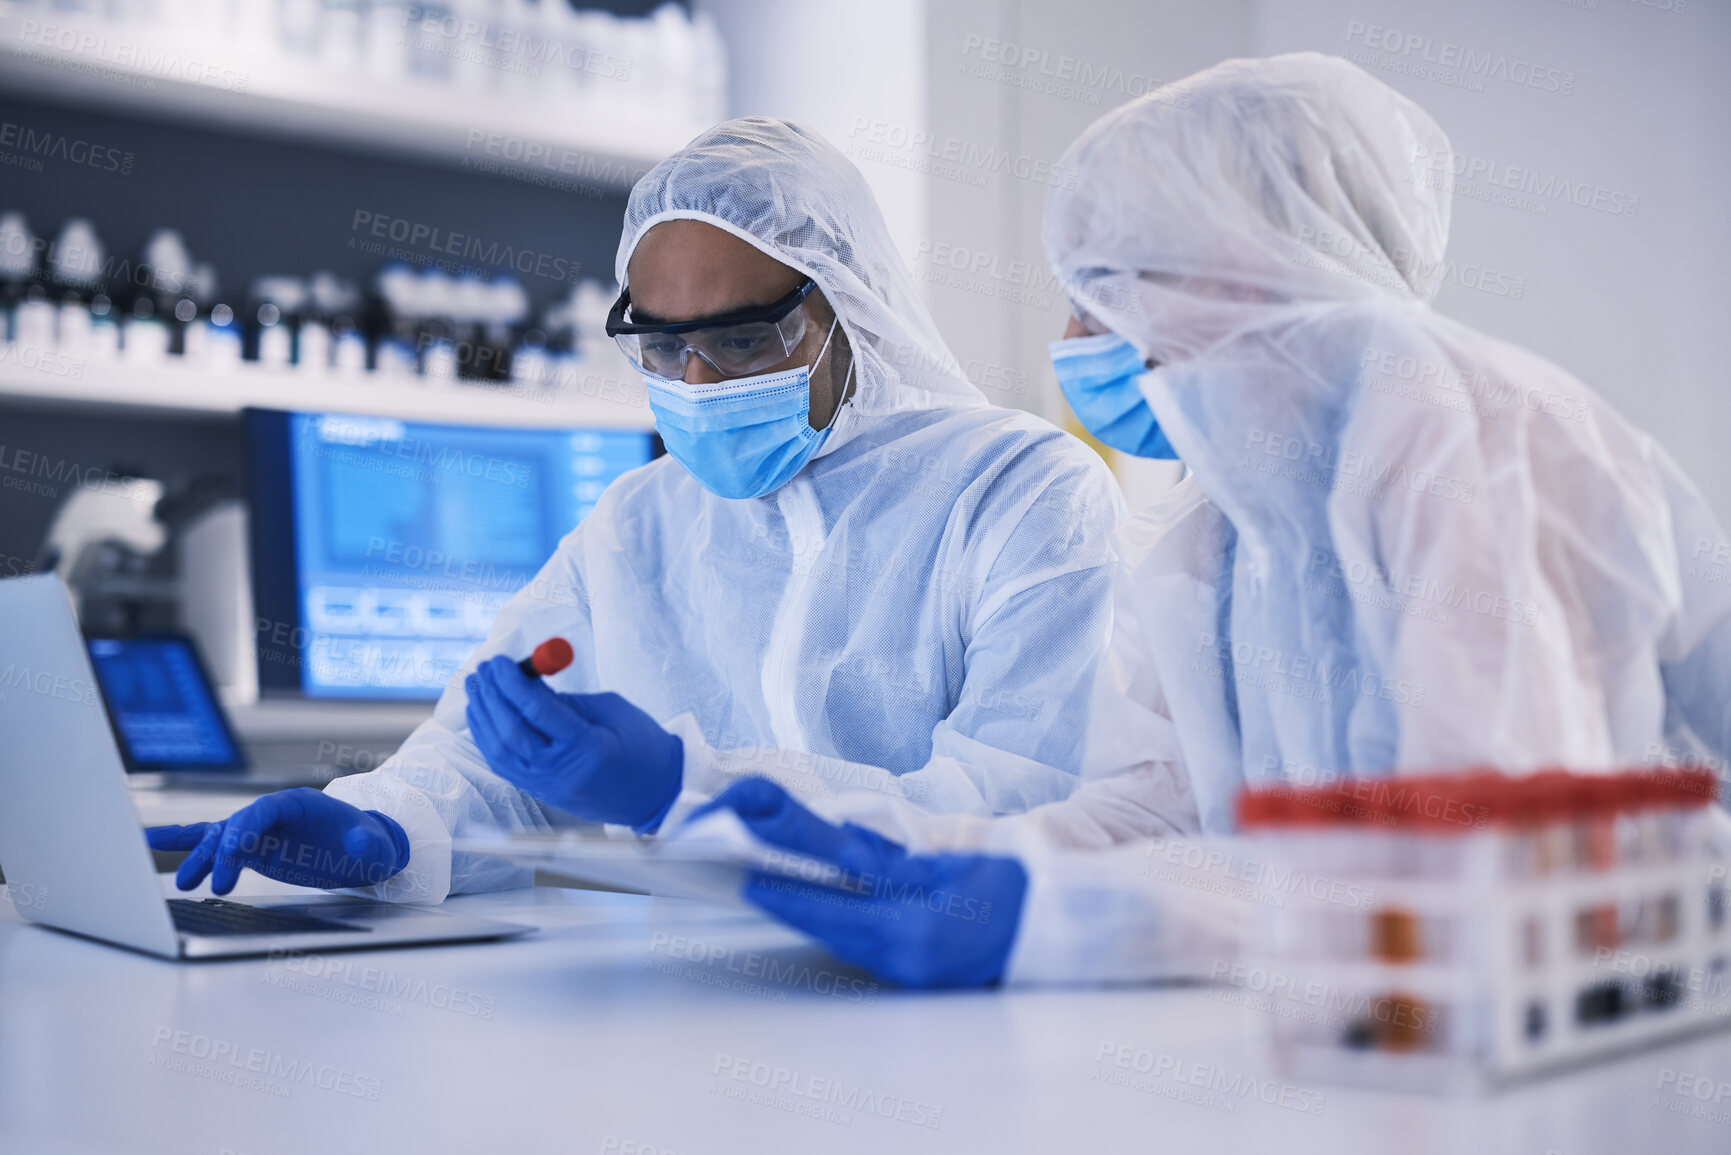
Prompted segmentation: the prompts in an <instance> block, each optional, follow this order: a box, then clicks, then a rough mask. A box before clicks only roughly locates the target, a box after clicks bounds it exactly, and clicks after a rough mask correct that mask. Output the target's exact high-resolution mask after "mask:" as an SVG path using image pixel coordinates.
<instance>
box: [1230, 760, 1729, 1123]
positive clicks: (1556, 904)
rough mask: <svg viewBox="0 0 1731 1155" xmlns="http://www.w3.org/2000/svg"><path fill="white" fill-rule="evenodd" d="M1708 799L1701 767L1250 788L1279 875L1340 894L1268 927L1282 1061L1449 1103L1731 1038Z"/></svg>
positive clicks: (1283, 908)
mask: <svg viewBox="0 0 1731 1155" xmlns="http://www.w3.org/2000/svg"><path fill="white" fill-rule="evenodd" d="M1715 793H1716V780H1715V779H1714V777H1713V776H1712V775H1711V774H1710V773H1707V772H1705V771H1698V770H1689V769H1684V770H1674V769H1640V770H1633V771H1627V772H1621V773H1606V774H1574V773H1568V772H1565V771H1544V772H1541V773H1537V774H1530V775H1522V776H1509V775H1504V774H1500V773H1497V772H1495V771H1490V770H1474V771H1469V772H1466V773H1457V774H1448V775H1424V776H1406V777H1390V778H1380V779H1370V778H1360V779H1342V780H1339V781H1336V782H1333V783H1330V784H1329V785H1327V786H1323V787H1318V788H1294V787H1290V786H1285V785H1276V786H1272V787H1262V788H1254V789H1249V790H1246V791H1245V792H1244V793H1243V794H1242V795H1241V796H1240V798H1239V808H1238V809H1239V814H1238V816H1239V825H1240V828H1241V829H1242V830H1243V831H1244V832H1245V833H1246V835H1248V836H1249V837H1250V838H1252V839H1254V840H1256V842H1257V843H1258V844H1260V845H1261V846H1262V848H1263V850H1264V852H1265V853H1266V854H1267V855H1268V856H1269V858H1270V859H1271V860H1272V861H1276V862H1281V863H1283V864H1284V865H1285V866H1286V867H1288V868H1290V869H1293V870H1302V871H1304V872H1306V873H1308V874H1310V875H1311V876H1321V877H1326V878H1327V879H1329V880H1330V882H1331V883H1332V882H1341V883H1345V884H1346V885H1344V886H1339V887H1312V888H1308V892H1307V893H1298V894H1294V895H1291V896H1290V897H1291V899H1292V901H1289V902H1286V903H1283V904H1282V905H1280V906H1277V907H1272V908H1267V909H1265V910H1264V911H1263V913H1262V915H1261V917H1260V919H1259V923H1260V927H1259V931H1258V933H1257V936H1256V942H1255V945H1254V946H1253V947H1252V950H1251V952H1250V954H1251V958H1252V959H1253V960H1254V965H1255V967H1257V968H1260V969H1261V972H1262V973H1263V974H1264V975H1265V976H1267V977H1265V978H1264V979H1263V980H1262V982H1263V983H1264V985H1265V986H1266V987H1267V988H1269V989H1270V990H1271V991H1272V992H1273V996H1271V998H1270V1003H1269V1007H1268V1008H1267V1009H1269V1010H1271V1011H1272V1012H1273V1013H1272V1014H1271V1016H1270V1020H1271V1022H1272V1038H1273V1048H1274V1057H1275V1063H1276V1065H1277V1066H1278V1067H1280V1068H1281V1069H1282V1070H1284V1071H1289V1072H1292V1073H1300V1072H1302V1073H1303V1075H1304V1076H1305V1077H1307V1078H1311V1079H1321V1080H1325V1081H1330V1082H1338V1083H1347V1084H1355V1085H1361V1086H1372V1087H1379V1088H1397V1089H1407V1090H1423V1091H1438V1092H1457V1091H1463V1090H1473V1089H1485V1088H1490V1087H1495V1086H1497V1085H1500V1084H1505V1083H1511V1082H1517V1081H1520V1080H1522V1079H1525V1078H1529V1077H1533V1076H1538V1075H1542V1074H1544V1073H1547V1072H1550V1071H1554V1070H1557V1069H1561V1068H1566V1067H1571V1066H1575V1065H1578V1064H1581V1063H1584V1062H1589V1061H1592V1060H1594V1059H1597V1058H1601V1057H1604V1056H1607V1055H1611V1054H1614V1053H1618V1052H1622V1051H1626V1050H1630V1049H1634V1048H1638V1047H1642V1046H1647V1045H1651V1044H1655V1043H1658V1042H1660V1041H1663V1040H1668V1039H1673V1038H1677V1037H1680V1036H1683V1035H1686V1034H1691V1033H1694V1032H1698V1031H1702V1030H1708V1029H1713V1028H1716V1027H1722V1026H1725V1025H1727V1024H1731V926H1728V923H1731V916H1728V912H1727V909H1726V908H1727V900H1726V889H1727V879H1726V867H1727V857H1726V856H1727V852H1728V850H1731V837H1727V832H1728V831H1731V815H1727V814H1726V813H1725V811H1723V810H1722V809H1720V808H1719V807H1718V806H1716V805H1714V804H1713V803H1714V798H1715ZM1329 894H1334V895H1339V894H1351V895H1353V896H1355V899H1354V902H1353V903H1352V904H1351V905H1342V904H1340V903H1335V902H1330V901H1328V900H1327V899H1326V898H1325V897H1318V896H1319V895H1329Z"/></svg>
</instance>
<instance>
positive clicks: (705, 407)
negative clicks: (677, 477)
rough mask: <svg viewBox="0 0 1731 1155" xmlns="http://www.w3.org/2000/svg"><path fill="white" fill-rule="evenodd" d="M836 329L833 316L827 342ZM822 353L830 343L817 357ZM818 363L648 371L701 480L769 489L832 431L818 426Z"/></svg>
mask: <svg viewBox="0 0 1731 1155" xmlns="http://www.w3.org/2000/svg"><path fill="white" fill-rule="evenodd" d="M834 336H835V323H833V322H832V323H831V325H830V327H829V335H828V336H826V337H825V338H824V342H823V345H824V350H827V349H828V348H829V342H830V338H832V337H834ZM821 360H823V350H819V351H818V355H817V359H816V360H814V361H813V362H812V365H815V364H817V362H818V361H821ZM811 368H812V366H811V365H801V366H799V367H797V368H794V369H783V370H781V371H780V372H776V373H759V374H757V375H756V376H752V377H734V378H731V379H729V380H726V381H717V382H715V383H714V384H709V385H688V384H686V383H685V382H684V381H669V380H667V379H666V378H664V377H657V376H655V375H654V374H652V373H645V374H644V375H643V382H644V384H645V385H646V386H648V389H649V408H650V410H651V411H653V412H654V414H655V428H656V431H657V432H659V433H660V434H661V440H662V442H663V443H664V444H665V445H666V446H667V452H668V453H670V454H672V456H673V458H674V460H676V461H678V462H679V464H681V465H683V466H685V468H686V471H687V472H689V473H690V474H691V476H692V477H695V478H696V479H697V482H698V484H699V485H701V486H703V488H705V489H707V490H709V492H711V493H713V494H715V495H716V496H717V497H731V498H745V497H762V496H763V495H764V494H766V493H771V492H773V491H774V490H777V489H779V488H781V487H782V486H783V485H786V484H787V482H788V481H789V480H790V479H791V478H792V477H793V475H794V474H796V473H798V472H799V471H800V467H802V466H803V465H804V464H805V463H806V462H807V461H809V460H811V455H812V454H814V453H816V452H817V451H818V449H819V447H820V446H822V445H823V443H824V440H825V439H826V438H827V437H828V436H829V428H828V427H826V428H823V429H813V428H812V427H811ZM836 409H837V411H838V412H839V411H840V409H841V406H840V405H839V404H838V405H837V406H836ZM833 425H834V421H833V419H832V421H831V426H833Z"/></svg>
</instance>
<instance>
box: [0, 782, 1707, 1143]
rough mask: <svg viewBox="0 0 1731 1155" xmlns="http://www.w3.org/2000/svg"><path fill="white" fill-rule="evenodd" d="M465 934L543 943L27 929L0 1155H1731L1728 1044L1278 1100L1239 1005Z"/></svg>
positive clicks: (621, 913) (610, 902) (17, 940)
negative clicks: (107, 941) (1424, 1088)
mask: <svg viewBox="0 0 1731 1155" xmlns="http://www.w3.org/2000/svg"><path fill="white" fill-rule="evenodd" d="M156 801H157V802H160V803H162V804H165V805H166V804H170V803H172V804H174V805H176V806H178V807H180V808H183V809H189V810H197V809H199V808H200V806H203V805H213V804H215V803H214V802H210V803H200V802H197V801H196V800H195V799H192V798H185V799H183V800H182V801H180V802H174V796H172V795H167V796H164V797H162V798H160V799H158V800H156ZM224 804H226V805H228V806H230V807H232V805H233V804H234V803H233V799H232V797H231V798H229V799H228V800H227V801H226V803H224ZM154 808H155V807H154V806H152V805H149V804H145V803H144V800H142V799H141V806H140V809H141V812H142V814H143V816H144V817H145V818H146V819H147V820H151V821H154V820H156V819H157V818H158V816H159V815H158V814H153V813H151V811H152V809H154ZM162 882H163V885H164V889H165V890H169V889H171V888H172V884H173V880H172V877H171V876H167V875H165V876H163V878H162ZM290 890H291V888H289V887H286V886H283V885H281V884H278V883H275V882H272V881H270V880H267V879H263V878H260V877H258V876H256V875H250V874H249V875H246V876H244V877H243V880H242V884H241V887H240V888H239V890H238V891H237V893H239V894H253V895H261V894H276V893H285V892H289V891H290ZM449 905H450V906H451V907H453V908H455V909H459V910H466V911H470V912H472V913H475V914H480V915H485V916H489V917H496V918H499V919H503V920H506V921H510V922H518V923H530V924H533V925H534V926H536V927H538V928H540V929H539V931H538V933H536V934H533V935H530V936H527V937H525V938H522V939H519V940H516V941H511V942H502V943H487V944H473V945H463V946H451V947H441V948H435V949H406V950H392V951H361V952H354V953H349V954H331V955H323V956H285V957H277V958H263V959H254V960H241V961H230V962H209V963H191V964H189V963H172V962H166V961H162V960H158V959H155V958H151V957H148V956H144V955H139V954H133V953H131V952H128V951H124V950H120V949H117V948H114V947H109V946H104V945H102V944H99V943H95V942H89V941H85V940H83V939H78V938H74V937H71V936H69V935H63V934H59V933H55V932H52V931H46V930H43V929H41V928H38V927H33V926H29V925H25V924H24V923H23V922H22V921H21V919H20V918H19V916H18V914H17V912H16V911H15V909H14V907H13V905H12V903H11V902H10V901H8V902H4V903H0V1152H7V1153H16V1155H38V1153H42V1155H50V1153H52V1155H62V1153H72V1152H105V1153H107V1152H124V1153H127V1155H133V1153H141V1152H173V1153H175V1155H182V1153H185V1152H207V1153H209V1155H221V1153H222V1152H225V1151H227V1152H234V1153H236V1155H307V1153H308V1152H314V1151H316V1152H320V1153H337V1152H348V1151H356V1152H367V1153H368V1155H373V1153H376V1152H379V1151H417V1152H419V1151H440V1152H444V1151H451V1152H488V1153H492V1152H561V1153H563V1152H600V1153H607V1152H619V1153H622V1155H626V1153H633V1152H638V1153H642V1155H649V1153H650V1152H656V1153H659V1155H703V1153H716V1152H749V1153H752V1155H765V1153H770V1152H782V1151H787V1152H802V1153H804V1152H817V1151H822V1152H880V1151H898V1152H928V1151H929V1152H936V1151H945V1152H950V1151H957V1152H1021V1151H1027V1152H1117V1151H1125V1152H1150V1151H1187V1152H1188V1151H1194V1152H1213V1151H1232V1152H1239V1151H1244V1152H1251V1151H1269V1152H1274V1151H1278V1152H1281V1153H1282V1155H1297V1153H1301V1152H1318V1153H1326V1155H1340V1153H1341V1152H1359V1151H1363V1152H1381V1151H1400V1152H1402V1153H1403V1155H1425V1153H1429V1152H1472V1153H1474V1155H1488V1153H1501V1152H1508V1153H1511V1155H1512V1153H1517V1152H1518V1153H1522V1155H1549V1153H1559V1155H1586V1153H1589V1152H1619V1153H1622V1152H1667V1153H1673V1155H1674V1153H1679V1152H1724V1151H1727V1150H1731V1036H1728V1035H1726V1034H1723V1033H1720V1034H1712V1035H1706V1036H1701V1037H1698V1038H1696V1039H1694V1040H1692V1041H1688V1042H1684V1043H1681V1044H1677V1045H1673V1046H1670V1047H1667V1048H1663V1049H1660V1050H1652V1051H1645V1052H1641V1053H1638V1054H1634V1055H1630V1056H1626V1057H1623V1058H1621V1059H1618V1060H1616V1061H1614V1062H1610V1063H1605V1064H1600V1065H1596V1066H1591V1067H1587V1068H1584V1069H1581V1070H1578V1071H1575V1072H1573V1073H1569V1074H1565V1075H1561V1076H1557V1077H1552V1078H1548V1079H1545V1080H1542V1081H1538V1082H1534V1083H1529V1084H1527V1085H1524V1086H1521V1087H1518V1088H1515V1089H1512V1090H1505V1091H1502V1092H1500V1093H1495V1094H1488V1095H1482V1096H1477V1097H1462V1098H1446V1097H1440V1096H1439V1097H1434V1098H1433V1097H1427V1096H1420V1095H1410V1094H1392V1093H1385V1092H1371V1091H1362V1090H1353V1089H1348V1088H1342V1087H1333V1086H1325V1085H1321V1084H1316V1083H1313V1082H1309V1081H1306V1080H1304V1079H1302V1078H1286V1079H1283V1078H1281V1077H1280V1076H1279V1075H1277V1074H1275V1073H1274V1072H1273V1070H1272V1068H1271V1066H1270V1064H1269V1062H1268V1057H1267V1055H1266V1053H1265V1050H1264V1034H1265V1029H1266V1022H1265V1021H1264V1016H1265V1014H1266V1012H1264V1011H1262V1010H1260V1009H1257V1008H1256V1007H1255V1006H1247V1005H1243V1004H1242V1002H1241V1001H1240V1000H1237V999H1234V998H1233V997H1232V995H1233V994H1234V993H1235V992H1234V991H1232V990H1231V989H1230V988H1227V989H1210V988H1200V987H1140V988H1118V989H1106V990H1053V989H1030V990H1022V989H1017V990H1008V991H990V992H967V993H953V994H912V993H904V992H900V991H896V990H893V989H889V988H884V987H879V986H877V985H875V984H874V983H872V982H871V980H870V979H869V978H868V977H867V976H865V975H863V974H861V973H859V972H856V971H852V970H849V969H847V968H845V967H841V966H839V965H838V964H836V963H835V962H834V961H833V960H831V959H829V958H828V957H827V956H826V955H824V954H823V953H821V952H820V951H817V950H814V949H812V948H810V947H808V946H807V945H805V944H804V943H803V941H802V940H801V939H799V938H798V937H797V936H795V935H793V934H792V933H790V932H787V931H785V930H783V929H781V928H779V927H777V926H775V925H774V924H772V923H770V922H769V921H767V920H764V919H759V918H757V917H755V916H753V915H751V914H749V913H745V912H742V911H739V910H732V909H725V908H720V907H711V906H705V905H702V904H698V903H692V902H687V901H682V900H673V899H651V898H646V897H642V896H637V895H625V894H611V893H600V892H594V891H585V890H570V889H562V888H550V887H538V888H534V889H525V890H514V891H504V892H500V893H495V894H487V895H468V896H459V897H456V898H453V899H450V900H449ZM1703 1088H1705V1095H1704V1097H1703Z"/></svg>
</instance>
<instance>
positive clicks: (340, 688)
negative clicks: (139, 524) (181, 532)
mask: <svg viewBox="0 0 1731 1155" xmlns="http://www.w3.org/2000/svg"><path fill="white" fill-rule="evenodd" d="M245 421H246V434H247V438H246V439H247V449H248V454H247V482H248V484H247V489H248V495H249V498H250V500H251V505H252V517H251V527H252V529H251V533H252V575H253V600H254V609H255V616H256V618H257V621H256V623H255V624H256V627H257V644H258V651H259V684H260V686H261V687H262V688H265V689H267V690H269V689H274V690H298V691H300V692H302V693H304V694H306V695H307V696H309V697H317V698H372V699H379V698H383V699H423V700H431V699H434V698H437V697H438V695H439V692H440V691H441V690H442V689H443V688H444V686H445V683H446V682H447V681H449V679H450V677H451V675H452V674H454V673H455V672H456V671H457V669H458V668H459V667H461V665H462V663H463V662H464V661H465V660H466V659H467V658H468V656H469V655H470V654H471V653H472V652H473V651H474V649H475V647H476V646H478V645H479V644H480V643H481V642H483V641H484V640H486V637H487V633H488V631H489V629H490V628H491V626H492V623H493V618H494V617H495V616H496V615H497V614H498V612H499V609H500V607H501V606H503V605H504V604H505V602H507V601H508V600H510V598H511V596H512V595H513V594H515V593H516V592H517V591H518V590H519V589H521V588H522V587H523V586H525V585H527V584H528V583H529V581H530V579H532V578H533V577H534V576H535V574H536V572H537V571H539V570H540V568H541V566H542V564H543V563H544V562H545V561H546V560H547V559H548V557H550V556H551V555H552V553H553V551H554V549H555V547H557V545H558V544H559V541H560V539H561V538H563V537H564V536H565V534H567V533H568V532H570V531H571V529H572V528H573V527H575V526H576V525H577V523H578V522H579V521H581V520H582V519H583V518H584V517H585V516H586V515H587V514H588V513H589V511H590V510H592V509H594V508H595V503H596V501H598V500H599V499H600V497H601V492H602V491H603V490H604V489H606V488H607V486H608V485H609V484H610V483H611V482H612V481H613V479H614V478H616V477H618V476H619V475H620V474H622V473H624V472H626V471H627V470H629V469H633V468H636V467H637V466H639V465H643V464H646V463H647V462H648V461H649V460H650V459H651V458H653V457H654V456H656V455H657V454H658V453H659V452H660V447H659V442H658V441H657V440H656V438H655V435H654V433H653V432H651V431H649V430H635V429H520V428H501V427H492V426H458V425H438V424H431V423H426V422H419V421H406V420H402V419H398V418H394V417H368V416H358V415H354V414H343V413H285V412H280V411H276V410H264V409H249V410H248V411H247V412H246V414H245Z"/></svg>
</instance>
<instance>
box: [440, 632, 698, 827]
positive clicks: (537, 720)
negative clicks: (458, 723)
mask: <svg viewBox="0 0 1731 1155" xmlns="http://www.w3.org/2000/svg"><path fill="white" fill-rule="evenodd" d="M463 688H464V689H465V690H467V691H468V694H469V709H468V720H469V733H470V734H471V735H473V736H474V739H475V745H476V746H478V747H479V748H480V750H481V753H482V754H483V755H485V756H486V759H487V765H489V766H491V767H492V768H493V772H494V773H495V774H497V775H499V777H501V778H503V779H505V780H506V781H507V782H510V783H511V784H512V785H514V786H517V787H519V788H520V789H522V790H524V791H526V792H528V793H529V794H530V795H531V796H532V797H534V798H535V799H537V800H538V801H541V802H545V803H547V804H549V805H551V806H557V807H558V808H559V809H561V810H564V811H566V812H567V813H570V814H575V815H576V816H577V817H579V818H587V819H590V820H591V821H594V822H617V823H622V824H624V825H627V826H630V827H632V828H633V829H635V830H637V831H638V832H640V833H648V832H651V831H653V830H655V829H656V828H657V827H659V826H660V825H661V820H662V818H664V817H665V816H666V814H667V812H668V810H670V809H672V807H673V801H674V799H676V798H677V797H679V787H680V784H681V782H683V780H684V777H685V745H684V743H682V742H680V740H679V739H678V737H677V736H675V735H673V734H669V733H668V732H667V731H666V730H663V729H662V728H661V727H660V726H658V725H657V724H656V722H655V719H653V718H651V717H650V716H649V715H648V714H645V713H644V712H643V711H642V710H639V709H638V708H637V707H636V706H633V705H632V704H631V703H630V702H627V701H626V700H625V699H624V698H621V697H620V696H619V695H618V694H561V693H559V692H558V691H556V690H554V689H552V688H551V687H549V686H548V685H547V684H546V683H544V682H542V681H540V680H539V679H535V678H530V677H528V676H526V675H525V674H524V673H523V671H522V670H520V669H518V667H517V663H515V662H513V661H512V660H511V659H509V658H506V657H495V658H489V659H488V660H487V661H485V662H483V663H481V666H480V668H479V669H477V670H476V671H475V672H474V673H473V674H470V675H469V677H468V680H467V681H465V682H464V683H463Z"/></svg>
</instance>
